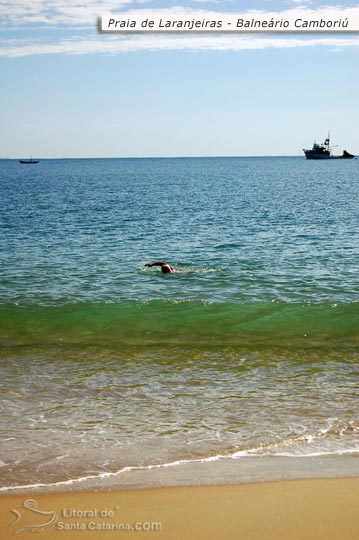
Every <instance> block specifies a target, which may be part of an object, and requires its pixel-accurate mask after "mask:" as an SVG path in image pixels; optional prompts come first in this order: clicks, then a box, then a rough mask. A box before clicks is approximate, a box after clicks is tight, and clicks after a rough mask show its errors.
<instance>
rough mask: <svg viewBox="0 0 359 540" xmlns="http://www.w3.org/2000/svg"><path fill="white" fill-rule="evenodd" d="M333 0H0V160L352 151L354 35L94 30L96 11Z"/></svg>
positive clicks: (236, 9)
mask: <svg viewBox="0 0 359 540" xmlns="http://www.w3.org/2000/svg"><path fill="white" fill-rule="evenodd" d="M353 9H359V2H358V1H350V0H349V1H342V2H338V1H336V0H334V1H333V0H326V1H325V0H322V1H314V0H313V1H311V0H279V1H269V0H260V1H258V0H253V1H244V0H243V1H236V0H227V1H226V0H208V1H206V0H186V1H183V0H173V1H172V0H157V1H156V0H116V1H115V0H112V1H105V0H87V1H84V0H71V1H70V0H0V81H1V83H0V98H1V99H0V158H20V157H29V156H30V155H33V156H34V157H39V158H63V157H64V158H66V157H161V156H164V157H171V156H256V155H303V153H302V149H303V148H307V147H311V145H312V143H313V141H314V139H316V140H317V141H318V142H322V141H323V140H324V139H325V137H326V136H327V134H328V131H329V130H330V134H331V142H332V144H333V145H338V148H337V149H336V151H337V152H338V153H339V152H341V151H342V149H343V148H345V149H346V150H348V151H349V152H352V153H356V154H359V137H358V125H359V122H358V120H359V114H358V111H359V100H358V98H357V96H358V89H359V33H349V34H345V33H325V34H314V33H311V34H306V35H303V34H268V33H258V34H235V35H234V34H230V35H228V34H227V35H226V34H202V35H198V34H190V35H188V34H186V35H185V34H163V35H162V34H161V35H157V34H136V35H124V34H111V35H109V34H104V33H100V32H99V31H98V28H97V19H98V17H100V16H101V15H102V14H106V13H114V14H118V15H119V14H121V13H122V14H123V16H126V15H131V14H133V13H134V12H138V11H139V12H140V13H141V14H151V13H157V12H158V10H160V11H161V12H163V13H165V14H168V15H171V14H176V13H180V14H182V15H183V14H185V15H186V16H188V17H203V16H205V15H209V14H210V13H211V12H216V14H220V13H226V12H232V13H241V14H245V15H247V14H248V16H250V15H251V13H252V12H254V11H256V12H265V13H266V14H268V16H271V14H273V13H275V14H276V15H277V16H279V17H285V16H286V14H288V13H290V14H293V13H294V14H296V13H303V12H305V13H312V14H313V16H316V15H318V13H319V14H320V13H322V12H323V10H324V11H325V12H328V11H330V12H331V13H333V16H338V17H344V16H345V15H347V14H349V13H350V12H351V11H350V10H353Z"/></svg>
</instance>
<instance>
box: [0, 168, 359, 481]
mask: <svg viewBox="0 0 359 540" xmlns="http://www.w3.org/2000/svg"><path fill="white" fill-rule="evenodd" d="M358 163H359V162H358V160H348V161H341V160H334V161H328V162H310V161H306V160H305V159H304V158H302V157H298V158H296V157H293V158H291V157H288V158H280V157H278V158H277V157H276V158H265V157H263V158H197V159H194V158H191V159H190V158H183V159H177V158H176V159H92V160H86V159H78V160H42V161H41V162H40V163H39V164H38V165H32V166H21V165H19V163H18V162H17V161H14V160H11V161H10V160H7V161H1V162H0V164H1V171H0V200H1V204H2V212H1V216H0V220H1V240H0V263H1V278H0V347H1V348H0V368H1V373H2V376H1V382H0V392H1V394H0V395H1V397H2V402H1V403H2V405H1V418H2V422H1V423H2V429H3V432H2V434H1V440H2V453H1V455H0V460H1V461H0V465H2V467H1V468H0V476H1V478H2V483H3V485H4V486H10V485H25V484H33V483H34V484H36V483H39V482H40V483H41V482H42V483H52V482H59V481H63V480H68V479H72V478H79V477H83V476H87V475H89V474H95V475H96V474H102V473H103V472H106V471H107V472H114V471H118V470H121V469H122V468H124V467H128V466H139V465H143V466H145V467H148V466H151V465H153V464H165V463H167V462H172V461H174V462H175V461H176V460H177V461H178V460H189V461H190V460H191V459H195V458H198V457H200V458H201V459H202V458H203V459H207V458H212V457H215V456H217V455H226V456H232V457H233V456H235V458H236V459H238V460H239V461H240V458H241V456H242V455H243V452H244V453H245V455H258V454H261V455H262V454H265V455H267V454H270V455H273V454H275V455H278V456H279V455H282V454H286V455H287V454H288V455H293V456H297V455H300V456H302V455H303V456H306V455H308V456H309V455H327V454H328V455H332V454H335V455H336V454H345V455H346V454H348V453H350V454H351V455H352V454H354V455H355V454H356V453H358V452H359V443H358V435H359V418H358V404H359V403H358V401H359V400H358V364H357V362H358V357H359V355H358V341H359V309H358V308H359V294H358V293H359V282H358V261H359V242H358V236H359V235H358V233H359V230H358V229H359V219H358V218H359V207H358V198H359V197H358V195H359V165H358ZM152 260H166V261H168V262H169V263H170V264H172V265H174V266H175V267H176V268H178V269H180V270H182V271H183V272H182V273H180V274H173V275H163V274H162V273H161V272H160V269H159V268H156V267H154V268H147V267H144V264H145V263H146V262H149V261H152ZM25 448H26V452H24V449H25ZM283 449H284V450H283ZM84 455H85V456H86V457H84ZM59 463H61V466H59Z"/></svg>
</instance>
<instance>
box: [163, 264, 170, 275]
mask: <svg viewBox="0 0 359 540" xmlns="http://www.w3.org/2000/svg"><path fill="white" fill-rule="evenodd" d="M161 270H162V272H163V273H164V274H171V272H172V270H171V267H170V265H169V264H163V265H162V266H161Z"/></svg>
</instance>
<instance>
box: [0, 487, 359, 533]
mask: <svg viewBox="0 0 359 540" xmlns="http://www.w3.org/2000/svg"><path fill="white" fill-rule="evenodd" d="M0 504H1V509H2V511H1V522H0V526H1V528H0V536H1V538H2V539H3V540H7V539H10V538H14V536H15V537H16V538H18V539H20V540H22V539H26V538H31V537H32V536H33V534H32V533H33V532H36V538H37V539H38V540H42V539H46V540H51V539H57V538H58V539H59V540H60V539H63V540H72V539H78V540H85V539H86V540H87V539H91V538H94V539H99V538H103V539H105V540H107V539H108V540H114V539H118V538H133V539H135V538H139V539H143V540H146V539H155V540H161V539H166V540H186V539H191V540H192V539H196V540H201V539H203V540H208V539H212V538H213V539H215V538H216V539H217V538H223V539H225V540H231V539H233V540H234V539H236V540H238V539H245V540H288V539H290V540H354V539H355V540H356V539H357V538H358V536H359V513H358V505H359V479H357V478H350V479H348V478H347V479H323V480H292V481H285V482H264V483H256V484H242V485H236V486H228V485H227V486H201V487H173V488H157V489H138V490H119V491H97V492H65V493H56V494H32V495H16V496H3V497H1V499H0Z"/></svg>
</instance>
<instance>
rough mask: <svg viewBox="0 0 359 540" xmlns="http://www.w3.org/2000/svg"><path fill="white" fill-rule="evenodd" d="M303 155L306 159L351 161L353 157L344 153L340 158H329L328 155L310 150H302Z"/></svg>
mask: <svg viewBox="0 0 359 540" xmlns="http://www.w3.org/2000/svg"><path fill="white" fill-rule="evenodd" d="M304 154H305V157H306V158H307V159H353V158H354V157H355V156H353V155H352V154H349V153H345V154H343V155H342V156H331V155H330V154H329V155H328V154H322V153H320V154H319V153H317V152H313V151H312V150H304Z"/></svg>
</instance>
